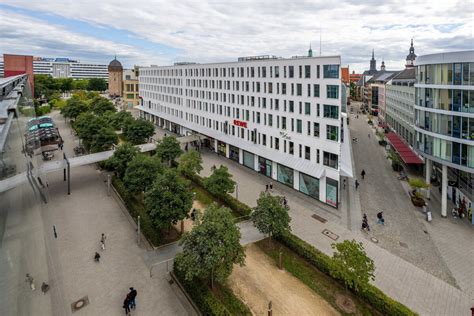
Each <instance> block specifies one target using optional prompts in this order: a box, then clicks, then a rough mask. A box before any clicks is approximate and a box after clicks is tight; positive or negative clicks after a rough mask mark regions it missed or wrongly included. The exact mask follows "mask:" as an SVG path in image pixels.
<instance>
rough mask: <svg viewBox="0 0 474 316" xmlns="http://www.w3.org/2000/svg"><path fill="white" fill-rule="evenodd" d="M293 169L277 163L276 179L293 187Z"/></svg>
mask: <svg viewBox="0 0 474 316" xmlns="http://www.w3.org/2000/svg"><path fill="white" fill-rule="evenodd" d="M293 178H294V177H293V169H291V168H288V167H285V166H283V165H280V164H278V165H277V180H278V182H281V183H283V184H286V185H287V186H289V187H292V188H293V183H294V179H293Z"/></svg>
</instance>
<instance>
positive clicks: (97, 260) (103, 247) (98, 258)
mask: <svg viewBox="0 0 474 316" xmlns="http://www.w3.org/2000/svg"><path fill="white" fill-rule="evenodd" d="M106 239H107V237H106V236H105V234H104V233H102V235H101V236H100V249H102V250H105V240H106ZM94 260H95V261H96V262H100V254H99V253H98V252H97V251H96V252H95V255H94Z"/></svg>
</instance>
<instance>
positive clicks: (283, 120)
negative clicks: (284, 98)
mask: <svg viewBox="0 0 474 316" xmlns="http://www.w3.org/2000/svg"><path fill="white" fill-rule="evenodd" d="M281 128H282V129H286V116H282V117H281Z"/></svg>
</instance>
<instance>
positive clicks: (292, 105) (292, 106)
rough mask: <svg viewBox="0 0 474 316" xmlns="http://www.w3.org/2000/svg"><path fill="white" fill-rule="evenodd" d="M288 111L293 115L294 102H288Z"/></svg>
mask: <svg viewBox="0 0 474 316" xmlns="http://www.w3.org/2000/svg"><path fill="white" fill-rule="evenodd" d="M288 111H289V112H290V113H293V112H294V111H295V102H293V101H290V102H289V109H288Z"/></svg>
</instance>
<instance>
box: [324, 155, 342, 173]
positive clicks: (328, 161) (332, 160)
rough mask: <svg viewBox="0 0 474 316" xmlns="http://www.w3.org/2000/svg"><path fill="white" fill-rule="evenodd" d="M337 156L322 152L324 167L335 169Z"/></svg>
mask: <svg viewBox="0 0 474 316" xmlns="http://www.w3.org/2000/svg"><path fill="white" fill-rule="evenodd" d="M338 158H339V157H338V155H336V154H333V153H328V152H326V151H325V152H324V154H323V164H324V165H325V166H328V167H331V168H334V169H337V166H338Z"/></svg>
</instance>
